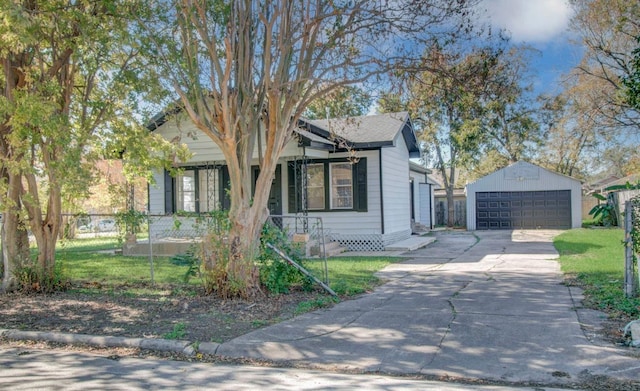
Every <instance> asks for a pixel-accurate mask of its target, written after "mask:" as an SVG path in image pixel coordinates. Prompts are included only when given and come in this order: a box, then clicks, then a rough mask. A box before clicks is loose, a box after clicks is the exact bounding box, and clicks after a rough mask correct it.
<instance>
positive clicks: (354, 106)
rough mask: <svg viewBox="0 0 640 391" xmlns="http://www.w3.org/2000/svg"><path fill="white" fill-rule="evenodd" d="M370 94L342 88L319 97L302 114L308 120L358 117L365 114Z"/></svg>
mask: <svg viewBox="0 0 640 391" xmlns="http://www.w3.org/2000/svg"><path fill="white" fill-rule="evenodd" d="M371 102H372V98H371V94H369V93H367V92H366V91H365V90H363V89H362V88H358V87H355V86H344V87H340V88H336V89H334V90H333V91H331V92H329V93H327V94H324V95H322V96H320V97H319V98H318V99H316V100H314V101H313V102H311V103H310V104H309V106H308V107H307V109H306V110H305V112H304V117H305V118H308V119H324V118H345V117H359V116H361V115H365V114H367V112H368V111H369V107H370V106H371Z"/></svg>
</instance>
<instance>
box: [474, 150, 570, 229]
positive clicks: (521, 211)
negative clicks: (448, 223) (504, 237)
mask: <svg viewBox="0 0 640 391" xmlns="http://www.w3.org/2000/svg"><path fill="white" fill-rule="evenodd" d="M465 190H466V193H467V229H469V230H476V229H538V228H550V229H568V228H579V227H581V226H582V213H581V211H582V184H581V183H580V181H579V180H577V179H574V178H571V177H568V176H565V175H561V174H558V173H555V172H552V171H549V170H546V169H544V168H542V167H539V166H536V165H534V164H531V163H527V162H524V161H519V162H516V163H514V164H512V165H510V166H507V167H505V168H503V169H501V170H498V171H496V172H494V173H492V174H489V175H487V176H484V177H482V178H480V179H478V180H477V181H475V182H472V183H469V184H467V186H466V188H465Z"/></svg>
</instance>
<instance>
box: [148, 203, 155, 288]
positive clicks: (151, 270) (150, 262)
mask: <svg viewBox="0 0 640 391" xmlns="http://www.w3.org/2000/svg"><path fill="white" fill-rule="evenodd" d="M147 232H149V235H148V236H149V273H150V274H151V285H155V283H156V281H155V275H154V274H155V273H154V270H153V269H154V268H153V242H152V240H151V238H152V237H153V233H152V232H151V214H150V213H147Z"/></svg>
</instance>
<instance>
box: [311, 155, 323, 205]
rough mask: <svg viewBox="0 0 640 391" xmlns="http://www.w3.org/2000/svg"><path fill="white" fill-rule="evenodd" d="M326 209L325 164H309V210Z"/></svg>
mask: <svg viewBox="0 0 640 391" xmlns="http://www.w3.org/2000/svg"><path fill="white" fill-rule="evenodd" d="M324 208H325V201H324V164H322V163H320V164H309V165H308V166H307V209H309V210H314V209H315V210H321V209H324Z"/></svg>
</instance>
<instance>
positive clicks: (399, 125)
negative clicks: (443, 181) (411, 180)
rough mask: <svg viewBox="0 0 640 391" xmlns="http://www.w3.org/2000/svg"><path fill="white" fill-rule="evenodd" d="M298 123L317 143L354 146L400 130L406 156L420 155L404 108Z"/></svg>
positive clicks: (380, 141)
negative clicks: (391, 111) (401, 110)
mask: <svg viewBox="0 0 640 391" xmlns="http://www.w3.org/2000/svg"><path fill="white" fill-rule="evenodd" d="M181 111H182V108H181V107H179V106H176V107H174V108H172V109H169V110H167V111H164V112H161V113H158V114H156V115H155V116H154V117H153V118H151V120H150V121H149V122H148V123H147V125H146V127H147V129H149V130H150V131H154V130H156V129H157V128H159V127H160V126H162V125H163V124H164V123H165V122H167V120H168V117H170V116H172V115H175V114H178V113H180V112H181ZM299 125H300V126H299V128H298V129H297V130H296V132H297V133H298V134H300V135H301V136H302V137H304V138H306V139H307V140H310V141H311V142H313V143H316V144H317V145H325V146H326V145H335V144H336V136H337V138H339V139H343V140H345V141H346V142H347V144H348V145H349V146H350V147H352V148H356V149H368V148H379V147H385V146H393V145H394V142H395V139H396V136H397V135H398V133H400V132H401V133H402V136H403V138H404V141H405V143H406V145H407V149H408V150H409V156H410V157H419V155H420V149H419V147H418V140H417V137H416V134H415V132H414V130H413V125H412V124H411V119H410V118H409V113H407V112H406V111H404V112H398V113H386V114H378V115H367V116H360V117H348V118H338V119H328V120H309V119H305V118H302V119H300V123H299Z"/></svg>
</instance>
